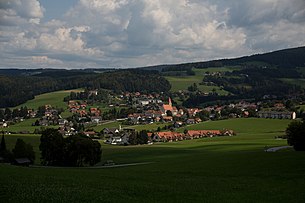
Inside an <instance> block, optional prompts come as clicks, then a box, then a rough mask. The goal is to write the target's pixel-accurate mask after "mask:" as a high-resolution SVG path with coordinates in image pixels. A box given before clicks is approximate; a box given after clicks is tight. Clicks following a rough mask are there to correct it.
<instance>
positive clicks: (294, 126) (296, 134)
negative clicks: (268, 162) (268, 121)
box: [286, 121, 305, 151]
mask: <svg viewBox="0 0 305 203" xmlns="http://www.w3.org/2000/svg"><path fill="white" fill-rule="evenodd" d="M286 136H287V142H288V144H289V145H291V146H293V148H294V149H295V150H296V151H305V123H304V121H293V122H291V123H290V124H289V125H288V127H287V129H286Z"/></svg>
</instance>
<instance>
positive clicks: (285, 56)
mask: <svg viewBox="0 0 305 203" xmlns="http://www.w3.org/2000/svg"><path fill="white" fill-rule="evenodd" d="M250 62H261V63H266V64H269V65H271V66H277V67H281V68H293V67H305V46H304V47H297V48H290V49H283V50H278V51H273V52H269V53H264V54H254V55H251V56H243V57H238V58H233V59H218V60H211V61H204V62H190V63H182V64H166V65H156V66H149V67H142V69H145V70H158V71H166V69H173V68H177V69H180V70H181V69H189V68H208V67H221V66H236V65H243V64H246V63H250Z"/></svg>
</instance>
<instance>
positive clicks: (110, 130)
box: [102, 128, 120, 136]
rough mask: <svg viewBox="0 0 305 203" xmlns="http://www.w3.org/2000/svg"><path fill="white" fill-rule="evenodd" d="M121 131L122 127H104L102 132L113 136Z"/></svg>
mask: <svg viewBox="0 0 305 203" xmlns="http://www.w3.org/2000/svg"><path fill="white" fill-rule="evenodd" d="M119 132H120V129H118V128H104V129H103V130H102V133H103V134H104V135H108V136H112V135H114V134H118V133H119Z"/></svg>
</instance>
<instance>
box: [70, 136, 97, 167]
mask: <svg viewBox="0 0 305 203" xmlns="http://www.w3.org/2000/svg"><path fill="white" fill-rule="evenodd" d="M64 154H65V162H64V164H65V165H67V166H85V165H90V166H93V165H95V164H97V163H98V162H100V161H101V156H102V150H101V144H100V143H99V142H98V141H93V140H92V139H90V138H88V137H86V136H84V135H82V134H79V135H72V136H70V137H68V138H66V139H65V147H64Z"/></svg>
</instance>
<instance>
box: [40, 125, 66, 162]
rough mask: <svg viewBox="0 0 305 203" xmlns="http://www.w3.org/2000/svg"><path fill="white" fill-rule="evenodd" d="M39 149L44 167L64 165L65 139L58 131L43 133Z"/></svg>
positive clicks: (50, 130)
mask: <svg viewBox="0 0 305 203" xmlns="http://www.w3.org/2000/svg"><path fill="white" fill-rule="evenodd" d="M39 149H40V151H41V160H42V162H41V163H42V164H43V165H47V166H59V165H62V163H63V157H64V138H63V136H62V135H61V134H60V133H59V132H58V130H56V129H51V128H49V129H46V130H44V131H42V133H41V137H40V145H39Z"/></svg>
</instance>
